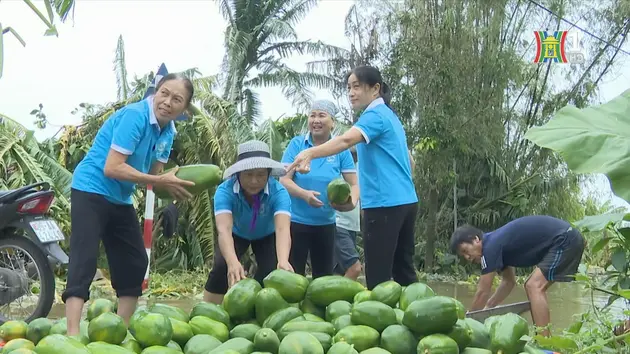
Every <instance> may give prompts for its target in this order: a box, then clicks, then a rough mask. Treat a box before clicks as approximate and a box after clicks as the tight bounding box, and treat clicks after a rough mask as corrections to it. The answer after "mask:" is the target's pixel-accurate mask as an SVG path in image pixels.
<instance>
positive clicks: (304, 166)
mask: <svg viewBox="0 0 630 354" xmlns="http://www.w3.org/2000/svg"><path fill="white" fill-rule="evenodd" d="M312 159H313V157H312V156H311V148H309V149H306V150H302V151H301V152H300V153H299V154H297V156H296V157H295V160H293V163H292V164H291V165H289V167H287V171H291V170H293V169H295V170H296V171H297V172H300V173H309V172H310V170H311V160H312Z"/></svg>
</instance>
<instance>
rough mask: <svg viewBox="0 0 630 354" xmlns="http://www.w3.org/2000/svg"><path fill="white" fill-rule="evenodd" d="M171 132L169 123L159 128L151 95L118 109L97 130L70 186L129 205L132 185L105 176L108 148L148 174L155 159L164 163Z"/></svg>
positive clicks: (172, 124)
mask: <svg viewBox="0 0 630 354" xmlns="http://www.w3.org/2000/svg"><path fill="white" fill-rule="evenodd" d="M175 134H176V130H175V124H174V123H173V122H170V123H169V124H167V125H166V126H165V127H164V128H162V129H160V126H159V124H158V120H157V118H156V117H155V114H154V113H153V97H149V98H147V99H144V100H142V101H140V102H136V103H132V104H129V105H127V106H125V107H123V108H121V109H120V110H118V111H117V112H115V113H114V114H112V116H111V117H109V119H107V121H105V123H104V124H103V126H102V127H101V129H99V131H98V133H97V134H96V138H95V139H94V143H93V144H92V147H91V148H90V150H89V151H88V153H87V154H86V155H85V157H84V158H83V160H81V162H80V163H79V165H78V166H77V168H76V169H75V170H74V174H73V176H72V188H74V189H77V190H80V191H84V192H90V193H96V194H101V195H103V196H105V198H107V200H109V201H110V202H112V203H116V204H131V202H132V201H131V195H132V194H133V192H134V190H135V187H136V184H135V183H133V182H128V181H119V180H116V179H113V178H109V177H107V176H105V173H104V169H105V161H106V160H107V154H108V153H109V150H110V149H113V150H116V151H118V152H119V153H121V154H125V155H127V156H128V157H127V164H128V165H130V166H131V167H133V168H135V169H136V170H138V171H140V172H142V173H149V171H151V166H152V165H153V163H155V162H156V161H160V162H162V163H166V162H168V158H169V156H170V154H171V148H172V146H173V139H174V138H175Z"/></svg>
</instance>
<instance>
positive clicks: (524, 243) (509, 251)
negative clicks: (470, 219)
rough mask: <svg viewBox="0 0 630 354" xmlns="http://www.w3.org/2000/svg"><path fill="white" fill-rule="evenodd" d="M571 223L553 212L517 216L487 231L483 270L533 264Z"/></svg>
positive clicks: (486, 271)
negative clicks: (554, 215)
mask: <svg viewBox="0 0 630 354" xmlns="http://www.w3.org/2000/svg"><path fill="white" fill-rule="evenodd" d="M570 227H571V224H569V223H568V222H566V221H564V220H560V219H557V218H554V217H551V216H545V215H532V216H525V217H522V218H518V219H516V220H513V221H510V222H509V223H507V224H505V225H503V226H501V227H500V228H498V229H496V230H494V231H491V232H488V233H485V234H484V235H483V240H482V256H481V274H487V273H492V272H500V271H502V270H503V269H505V268H506V267H531V266H534V265H536V264H538V263H540V261H542V259H543V257H545V255H546V254H547V252H548V251H549V248H550V247H551V245H552V243H553V242H554V241H555V239H556V237H558V236H560V235H562V234H564V233H566V232H567V231H568V230H569V228H570Z"/></svg>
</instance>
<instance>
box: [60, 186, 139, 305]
mask: <svg viewBox="0 0 630 354" xmlns="http://www.w3.org/2000/svg"><path fill="white" fill-rule="evenodd" d="M70 193H71V194H70V202H71V208H70V219H71V223H72V225H71V228H72V233H71V236H70V263H69V264H68V280H67V283H66V290H65V291H64V292H63V294H62V296H61V299H62V300H63V301H64V302H65V301H66V300H67V299H68V298H69V297H79V298H81V299H83V300H85V301H87V300H88V299H89V298H90V284H91V283H92V279H94V274H95V273H96V261H97V259H98V251H99V243H100V242H101V241H103V246H104V247H105V254H106V255H107V262H108V263H109V270H110V275H111V282H112V287H113V288H114V290H116V295H117V296H118V297H120V296H135V297H139V296H141V295H142V281H143V280H144V275H145V273H146V270H147V265H148V262H149V258H148V257H147V253H146V251H145V249H144V241H143V240H142V232H141V231H140V223H139V221H138V217H137V215H136V209H135V208H134V207H133V205H121V204H114V203H112V202H110V201H108V200H107V199H105V197H104V196H102V195H100V194H95V193H88V192H83V191H79V190H76V189H72V190H71V192H70Z"/></svg>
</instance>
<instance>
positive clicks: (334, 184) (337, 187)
mask: <svg viewBox="0 0 630 354" xmlns="http://www.w3.org/2000/svg"><path fill="white" fill-rule="evenodd" d="M327 191H328V200H329V201H330V203H331V204H337V205H342V204H346V203H349V202H350V194H351V192H352V190H351V188H350V184H349V183H348V182H346V180H344V179H343V178H337V179H334V180H332V181H330V183H328V189H327Z"/></svg>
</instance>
